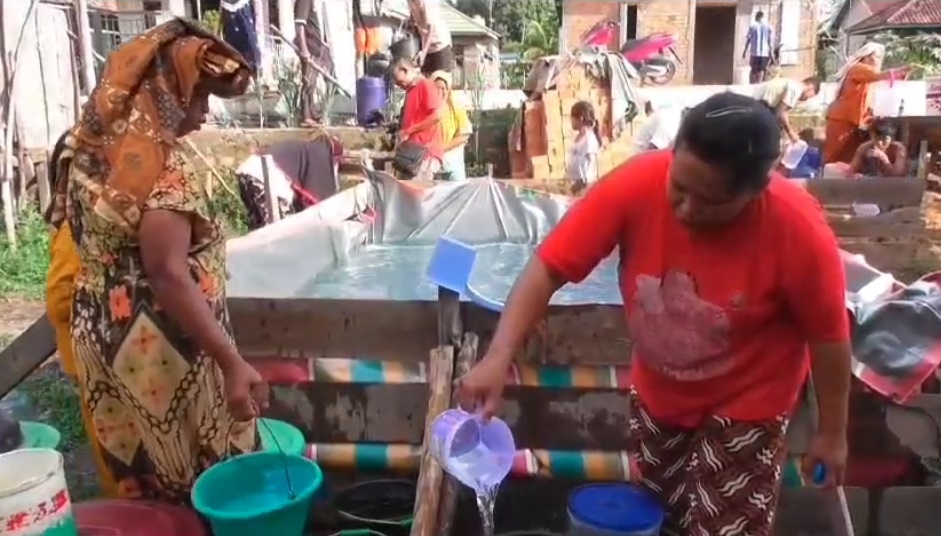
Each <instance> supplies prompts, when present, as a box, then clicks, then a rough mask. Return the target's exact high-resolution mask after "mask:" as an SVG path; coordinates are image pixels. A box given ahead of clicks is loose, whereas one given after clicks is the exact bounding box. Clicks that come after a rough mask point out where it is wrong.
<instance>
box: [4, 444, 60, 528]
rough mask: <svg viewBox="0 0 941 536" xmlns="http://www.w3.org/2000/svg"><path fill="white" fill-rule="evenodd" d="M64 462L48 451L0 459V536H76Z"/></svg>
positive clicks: (17, 452)
mask: <svg viewBox="0 0 941 536" xmlns="http://www.w3.org/2000/svg"><path fill="white" fill-rule="evenodd" d="M63 462H64V460H63V458H62V454H59V452H57V451H55V450H51V449H21V450H14V451H13V452H9V453H7V454H3V455H0V536H78V529H77V528H76V526H75V518H74V517H73V516H72V501H71V499H70V498H69V490H68V486H67V485H66V482H65V470H64V467H63Z"/></svg>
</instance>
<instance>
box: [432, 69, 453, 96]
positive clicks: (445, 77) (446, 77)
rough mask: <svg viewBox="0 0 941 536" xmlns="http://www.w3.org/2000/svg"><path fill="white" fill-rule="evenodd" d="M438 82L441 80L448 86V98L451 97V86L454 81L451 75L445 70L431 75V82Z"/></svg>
mask: <svg viewBox="0 0 941 536" xmlns="http://www.w3.org/2000/svg"><path fill="white" fill-rule="evenodd" d="M438 80H441V81H442V82H444V85H446V86H448V97H450V96H451V84H452V80H453V79H452V76H451V73H449V72H447V71H444V70H440V69H439V70H437V71H435V72H433V73H431V81H432V82H437V81H438Z"/></svg>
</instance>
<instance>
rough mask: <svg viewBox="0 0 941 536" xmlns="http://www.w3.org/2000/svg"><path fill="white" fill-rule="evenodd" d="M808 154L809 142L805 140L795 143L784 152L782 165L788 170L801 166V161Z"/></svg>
mask: <svg viewBox="0 0 941 536" xmlns="http://www.w3.org/2000/svg"><path fill="white" fill-rule="evenodd" d="M806 152H807V142H806V141H804V140H797V141H795V142H794V143H792V144H790V145H788V146H787V149H785V150H784V156H782V157H781V165H782V166H784V167H785V168H787V169H794V168H796V167H797V165H798V164H800V162H801V159H802V158H804V154H805V153H806Z"/></svg>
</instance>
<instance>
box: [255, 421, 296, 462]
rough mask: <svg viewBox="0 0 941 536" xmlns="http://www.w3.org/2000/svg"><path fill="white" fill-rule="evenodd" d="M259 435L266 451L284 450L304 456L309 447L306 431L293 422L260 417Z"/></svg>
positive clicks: (286, 452) (284, 451) (262, 447)
mask: <svg viewBox="0 0 941 536" xmlns="http://www.w3.org/2000/svg"><path fill="white" fill-rule="evenodd" d="M258 435H260V436H261V449H262V450H263V451H265V452H283V453H285V454H292V455H294V456H303V454H304V450H305V449H306V448H307V442H306V441H305V440H304V433H303V432H301V431H300V429H299V428H298V427H296V426H294V425H292V424H291V423H288V422H284V421H279V420H275V419H258Z"/></svg>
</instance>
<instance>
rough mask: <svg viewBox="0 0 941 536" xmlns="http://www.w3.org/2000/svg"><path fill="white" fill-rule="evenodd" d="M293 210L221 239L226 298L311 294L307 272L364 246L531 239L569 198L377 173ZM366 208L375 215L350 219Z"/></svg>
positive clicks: (494, 184) (489, 183) (491, 184)
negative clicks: (423, 184) (424, 184)
mask: <svg viewBox="0 0 941 536" xmlns="http://www.w3.org/2000/svg"><path fill="white" fill-rule="evenodd" d="M372 177H373V178H372V181H371V182H369V183H363V184H360V185H358V186H356V187H355V188H351V189H347V190H345V191H343V192H341V193H339V194H337V195H336V196H334V197H331V198H330V199H327V200H325V201H323V202H322V203H319V204H317V205H315V206H314V207H311V208H310V209H307V210H305V211H303V212H301V213H299V214H297V215H294V216H292V217H290V218H287V219H284V220H282V221H280V222H277V223H275V224H272V225H269V226H267V227H265V228H263V229H259V230H257V231H255V232H252V233H250V234H248V235H246V236H244V237H241V238H237V239H233V240H230V241H229V243H228V270H229V273H230V280H229V283H228V285H227V293H228V295H229V296H231V297H251V298H305V297H314V294H312V286H313V284H314V280H315V278H316V277H317V276H318V275H319V274H321V273H322V272H324V271H327V270H330V269H331V268H333V267H335V266H337V265H338V264H342V263H345V262H348V261H349V259H350V256H351V255H355V252H356V251H357V250H358V249H360V248H361V247H362V246H363V245H365V244H409V245H429V246H430V245H433V244H434V243H435V241H436V240H437V238H438V237H439V236H442V235H447V236H450V237H453V238H455V239H458V240H461V241H465V242H468V243H471V244H492V243H497V242H513V243H518V244H536V243H537V242H538V241H539V239H540V238H541V237H543V236H545V234H546V233H547V232H548V231H549V229H551V228H552V227H553V226H554V225H555V224H556V223H557V222H558V221H559V218H561V217H562V214H564V213H565V210H566V208H567V207H568V204H569V199H568V198H566V197H563V196H548V195H533V194H529V193H527V192H526V191H522V190H517V189H516V188H513V187H509V186H506V185H504V184H502V183H500V182H498V181H494V180H490V179H473V180H468V181H463V182H457V183H444V184H441V185H440V186H435V187H431V188H416V187H415V186H412V185H409V184H407V183H399V182H398V181H396V180H395V179H393V178H392V177H391V176H389V175H387V174H384V173H375V174H373V176H372ZM367 207H370V208H372V209H373V210H374V211H375V218H374V220H373V221H372V222H369V221H368V219H367V218H362V217H357V215H360V214H362V213H363V212H364V211H365V209H366V208H367Z"/></svg>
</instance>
